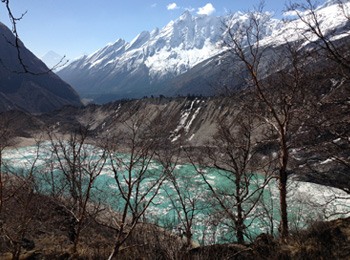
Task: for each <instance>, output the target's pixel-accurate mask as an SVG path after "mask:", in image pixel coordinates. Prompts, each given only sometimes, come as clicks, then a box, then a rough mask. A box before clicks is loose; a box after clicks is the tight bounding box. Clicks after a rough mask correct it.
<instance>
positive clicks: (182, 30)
mask: <svg viewBox="0 0 350 260" xmlns="http://www.w3.org/2000/svg"><path fill="white" fill-rule="evenodd" d="M316 12H317V14H318V15H320V17H321V19H320V20H321V26H323V27H325V28H329V29H330V30H331V29H333V28H337V27H338V26H339V24H344V23H345V22H346V21H343V20H341V19H339V18H338V17H339V14H338V13H339V12H340V10H339V8H337V5H336V3H335V1H334V0H329V1H327V2H326V3H325V4H324V5H322V6H320V7H319V8H318V9H317V10H316ZM304 15H305V16H307V15H308V14H304ZM265 17H266V16H265V15H264V14H261V15H260V18H259V19H265ZM343 17H344V16H343ZM249 19H250V17H249V14H244V13H240V12H238V13H236V14H234V15H228V16H224V17H216V16H207V15H198V16H193V15H191V14H190V12H189V11H186V12H185V13H183V14H182V15H181V16H180V17H179V18H178V19H177V20H175V21H171V22H170V23H169V24H168V25H166V26H165V27H163V28H162V29H158V28H156V29H154V30H153V31H152V32H148V31H144V32H141V33H140V34H139V35H138V36H137V37H136V38H135V39H134V40H133V41H131V42H130V43H129V42H126V41H124V40H122V39H118V40H117V41H116V42H114V43H109V44H107V45H106V46H105V47H104V48H102V49H99V50H97V51H96V52H94V53H92V54H91V55H88V56H82V57H79V58H78V59H76V60H74V61H73V62H71V63H70V64H69V65H68V66H66V67H65V68H63V69H62V70H61V71H59V72H58V75H59V76H60V77H62V78H63V79H64V80H65V81H67V82H68V83H69V84H71V85H72V86H73V87H74V88H75V89H76V90H77V91H78V92H79V94H80V95H81V96H82V97H86V98H93V99H95V100H96V101H98V102H102V103H103V102H107V101H113V100H115V99H120V98H140V97H143V96H146V95H155V94H156V95H157V94H164V95H176V94H187V93H190V94H208V92H207V89H208V86H207V85H209V84H211V83H208V82H207V83H205V82H204V81H203V80H202V78H205V81H207V79H208V77H210V78H212V79H214V80H216V79H215V76H214V75H213V74H218V71H220V69H218V68H216V67H218V66H219V65H220V64H221V57H222V56H223V55H222V54H223V53H224V52H225V51H226V49H225V47H223V44H222V41H223V39H224V35H225V29H226V27H227V26H230V27H231V28H235V29H236V30H240V28H241V27H242V26H246V25H248V22H249ZM305 32H307V30H306V28H304V27H303V23H302V22H300V20H298V19H296V20H295V21H293V22H289V23H283V22H282V21H280V20H276V19H270V20H268V22H266V23H264V27H263V28H260V40H261V44H265V45H274V46H276V45H280V44H283V43H285V41H286V38H288V40H289V41H291V40H298V39H302V38H303V37H305V34H304V33H305ZM208 66H210V67H208ZM214 67H215V68H214ZM195 68H197V69H195ZM192 71H193V72H194V74H195V75H196V76H195V77H193V75H190V76H189V74H190V73H191V72H192ZM202 71H203V72H202ZM201 73H205V75H204V74H203V77H202V76H201ZM177 79H179V80H177ZM199 81H200V83H198V82H199ZM189 84H191V86H189ZM180 85H181V86H180ZM184 85H185V86H184ZM193 85H195V87H192V86H193ZM183 86H184V87H183ZM170 88H171V89H170ZM180 88H181V89H182V90H181V91H174V89H180ZM194 88H195V89H194ZM185 91H186V92H185Z"/></svg>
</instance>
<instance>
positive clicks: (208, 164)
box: [192, 109, 270, 244]
mask: <svg viewBox="0 0 350 260" xmlns="http://www.w3.org/2000/svg"><path fill="white" fill-rule="evenodd" d="M243 110H244V109H242V111H243ZM253 121H254V119H253V117H252V116H251V115H249V114H244V113H243V112H242V113H237V115H236V116H235V117H234V119H233V121H232V122H229V121H228V120H227V119H225V118H223V119H221V120H220V121H219V124H218V130H217V133H216V135H215V136H214V141H213V142H212V143H210V145H208V146H207V147H206V149H205V152H204V154H203V155H202V156H203V157H204V158H202V159H201V160H200V161H199V163H198V165H200V166H197V164H196V163H195V161H194V160H193V159H192V163H193V166H194V167H195V168H196V170H197V172H198V173H199V174H200V175H201V177H202V179H203V181H204V183H205V184H206V185H207V187H208V188H209V190H210V193H211V194H212V195H213V201H212V202H211V203H212V207H213V208H214V211H215V213H214V214H217V215H218V219H219V220H220V221H221V222H222V223H225V222H227V221H224V220H225V219H228V220H229V224H228V226H229V227H230V228H232V229H233V230H234V231H235V237H236V240H237V242H238V243H241V244H243V243H244V241H245V237H249V231H248V228H249V227H250V225H251V224H252V223H253V221H254V219H255V218H256V217H257V216H255V217H254V216H253V215H255V212H254V211H255V210H256V206H257V204H258V203H259V201H260V197H261V196H262V194H263V191H264V187H265V186H266V185H267V183H268V182H269V180H270V176H267V175H266V176H261V177H260V178H261V181H258V180H257V179H259V177H258V176H257V175H255V174H254V172H255V171H258V168H255V167H256V164H255V161H256V160H257V157H256V151H257V150H256V149H255V148H256V144H257V141H258V140H257V139H256V137H254V135H255V134H256V133H257V131H256V130H257V128H259V124H258V123H257V122H253ZM213 171H214V172H215V174H216V175H217V177H219V178H220V179H222V181H221V182H220V184H219V183H215V184H214V183H212V182H211V181H210V178H209V177H210V176H209V175H208V174H209V173H211V174H212V173H213ZM256 177H258V178H257V179H256Z"/></svg>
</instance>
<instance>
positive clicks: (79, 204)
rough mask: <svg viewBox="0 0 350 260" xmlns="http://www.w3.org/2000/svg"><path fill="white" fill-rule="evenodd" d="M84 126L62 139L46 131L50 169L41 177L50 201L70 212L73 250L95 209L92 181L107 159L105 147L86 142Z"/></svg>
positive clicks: (96, 200)
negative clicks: (49, 152)
mask: <svg viewBox="0 0 350 260" xmlns="http://www.w3.org/2000/svg"><path fill="white" fill-rule="evenodd" d="M88 133H89V132H88V128H86V127H83V126H80V127H79V128H78V129H76V131H75V132H73V133H72V134H70V135H69V138H68V139H67V140H65V139H64V138H62V137H59V136H58V135H56V134H55V133H54V132H49V133H48V135H49V138H50V145H49V149H50V150H51V158H50V161H51V166H50V167H51V170H50V173H47V174H46V175H45V176H43V177H44V178H45V179H46V181H47V182H48V184H49V186H50V195H51V196H52V198H54V202H55V203H58V204H59V205H61V206H63V207H64V208H65V209H66V210H67V212H69V214H70V215H71V223H70V240H71V241H72V242H73V252H74V253H75V252H77V248H78V243H79V240H80V235H81V232H82V230H83V228H84V225H85V224H86V223H85V221H86V218H87V216H88V215H94V214H96V213H97V211H99V210H100V208H99V201H98V199H96V198H94V194H95V193H96V192H97V191H96V180H97V178H98V177H99V176H100V174H101V172H102V170H103V169H104V166H105V163H106V161H107V153H106V149H104V148H103V147H102V148H100V147H96V146H92V145H89V144H88Z"/></svg>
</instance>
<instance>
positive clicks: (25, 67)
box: [0, 0, 68, 75]
mask: <svg viewBox="0 0 350 260" xmlns="http://www.w3.org/2000/svg"><path fill="white" fill-rule="evenodd" d="M1 3H3V4H4V5H5V7H6V10H7V13H8V16H9V19H10V23H11V25H12V33H13V34H14V36H15V40H14V42H13V41H10V40H9V39H7V42H8V43H9V44H10V45H11V46H13V47H14V48H15V49H16V50H17V59H18V61H19V64H20V67H21V68H22V70H23V71H13V70H11V69H10V68H8V67H7V66H6V64H4V62H3V61H2V60H1V59H0V63H1V65H2V66H3V67H4V68H6V69H7V70H9V71H11V72H15V73H17V74H23V73H28V74H32V75H42V74H46V73H48V72H50V71H53V70H56V69H58V68H60V67H63V66H64V65H66V64H67V63H68V60H67V61H65V62H63V61H64V59H65V58H66V56H64V57H63V58H62V59H61V60H60V61H59V62H58V63H57V64H56V65H55V66H53V67H52V68H50V69H48V70H47V71H44V72H39V73H38V72H34V71H33V68H29V66H28V65H26V64H25V62H24V60H23V54H22V49H23V43H22V42H21V40H20V37H19V35H18V31H17V23H18V22H19V21H21V20H22V19H23V17H24V16H25V15H26V13H27V11H26V12H24V13H22V14H21V15H20V16H19V17H16V16H15V15H14V14H13V12H12V10H11V7H10V0H1Z"/></svg>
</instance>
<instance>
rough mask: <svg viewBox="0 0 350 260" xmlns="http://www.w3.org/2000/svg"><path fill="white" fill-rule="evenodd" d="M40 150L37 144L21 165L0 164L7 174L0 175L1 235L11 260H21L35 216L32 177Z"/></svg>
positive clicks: (34, 182) (34, 189) (35, 207)
mask: <svg viewBox="0 0 350 260" xmlns="http://www.w3.org/2000/svg"><path fill="white" fill-rule="evenodd" d="M39 148H40V142H38V143H37V145H36V146H35V147H34V151H33V153H34V155H33V156H32V158H23V159H22V161H21V164H20V165H13V163H12V162H11V161H9V162H6V163H3V164H2V165H1V167H2V168H3V170H4V171H5V172H6V174H4V172H2V175H3V176H2V183H1V185H2V188H1V199H2V201H1V203H2V211H1V212H0V230H1V232H0V234H1V237H2V240H4V241H6V242H7V243H5V244H8V245H9V251H10V252H11V253H12V259H13V260H15V259H16V260H17V259H19V258H20V255H21V251H22V248H23V245H24V243H25V237H26V235H27V234H28V233H30V232H31V231H33V227H32V226H31V223H32V222H33V220H34V218H35V216H36V214H37V213H38V208H39V205H38V203H37V201H35V193H36V181H35V179H36V176H35V174H36V171H37V161H38V158H39ZM5 202H6V207H4V203H5Z"/></svg>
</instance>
